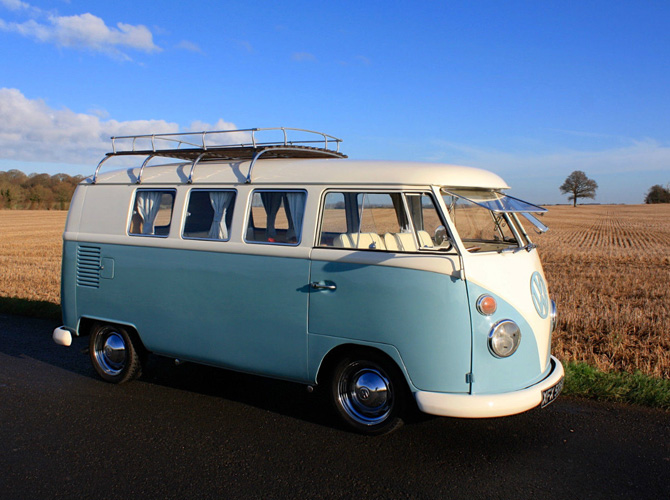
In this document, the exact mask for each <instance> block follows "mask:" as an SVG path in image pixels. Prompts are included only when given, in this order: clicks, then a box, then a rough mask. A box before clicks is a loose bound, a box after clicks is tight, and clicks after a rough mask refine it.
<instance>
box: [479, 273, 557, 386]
mask: <svg viewBox="0 0 670 500" xmlns="http://www.w3.org/2000/svg"><path fill="white" fill-rule="evenodd" d="M468 289H469V292H470V300H471V304H470V305H471V309H472V311H473V313H472V329H473V349H472V373H473V375H474V383H473V384H472V392H473V394H489V393H490V394H495V393H499V392H507V391H516V390H519V389H523V388H525V387H528V386H530V385H532V384H533V383H535V382H538V381H540V380H541V379H542V378H544V375H545V374H546V371H547V369H548V366H540V355H539V351H538V345H537V341H536V340H535V334H534V332H533V330H532V329H531V327H530V325H529V324H528V322H527V321H526V320H525V319H524V318H523V316H522V315H521V314H520V313H519V312H518V311H517V310H516V309H515V308H514V307H512V306H511V305H510V304H509V303H508V302H506V301H505V300H503V299H502V298H501V297H500V296H498V295H496V294H494V293H491V292H490V291H489V290H486V289H485V288H482V287H481V286H478V285H475V284H472V283H468ZM529 293H530V292H529ZM483 294H488V295H491V296H492V297H493V298H495V300H496V302H497V304H498V308H497V310H496V312H495V313H494V314H493V315H492V316H484V315H482V314H479V313H478V312H477V307H476V304H475V303H476V301H477V298H478V297H480V296H481V295H483ZM503 319H511V320H512V321H514V322H515V323H516V324H517V325H518V326H519V328H520V329H521V343H520V344H519V348H518V349H517V350H516V352H515V353H514V354H512V355H511V356H509V357H508V358H496V357H495V356H493V355H492V354H491V352H490V351H489V348H488V334H489V331H490V330H491V327H492V326H493V325H494V324H495V323H497V322H498V321H500V320H503Z"/></svg>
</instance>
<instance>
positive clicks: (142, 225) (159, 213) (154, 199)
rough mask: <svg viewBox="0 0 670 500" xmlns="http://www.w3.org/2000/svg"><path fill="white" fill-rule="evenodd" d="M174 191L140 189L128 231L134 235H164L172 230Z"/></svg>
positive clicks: (136, 195) (137, 192)
mask: <svg viewBox="0 0 670 500" xmlns="http://www.w3.org/2000/svg"><path fill="white" fill-rule="evenodd" d="M174 195H175V193H174V191H169V190H158V189H138V190H137V191H136V193H135V202H134V204H133V213H132V216H131V218H130V228H129V229H128V233H129V234H131V235H133V236H140V235H141V236H163V237H166V236H167V235H168V233H169V232H170V222H171V221H172V208H173V206H174Z"/></svg>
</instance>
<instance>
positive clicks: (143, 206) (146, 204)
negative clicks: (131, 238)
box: [137, 191, 163, 234]
mask: <svg viewBox="0 0 670 500" xmlns="http://www.w3.org/2000/svg"><path fill="white" fill-rule="evenodd" d="M162 197H163V193H162V192H161V191H138V192H137V213H138V214H139V216H140V217H142V221H143V224H142V234H154V222H156V216H157V215H158V211H159V210H160V208H161V198H162Z"/></svg>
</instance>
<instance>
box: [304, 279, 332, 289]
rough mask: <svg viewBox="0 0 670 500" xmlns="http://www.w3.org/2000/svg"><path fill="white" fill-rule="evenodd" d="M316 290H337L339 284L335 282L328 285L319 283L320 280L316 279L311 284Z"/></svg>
mask: <svg viewBox="0 0 670 500" xmlns="http://www.w3.org/2000/svg"><path fill="white" fill-rule="evenodd" d="M309 286H311V287H312V288H314V290H337V285H336V284H335V283H333V284H332V285H327V284H325V283H319V282H318V281H314V282H312V283H310V284H309Z"/></svg>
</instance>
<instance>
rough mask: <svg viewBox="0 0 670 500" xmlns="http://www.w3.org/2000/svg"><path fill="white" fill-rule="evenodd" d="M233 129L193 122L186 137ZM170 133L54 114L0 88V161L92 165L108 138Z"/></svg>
mask: <svg viewBox="0 0 670 500" xmlns="http://www.w3.org/2000/svg"><path fill="white" fill-rule="evenodd" d="M236 128H237V127H235V124H233V123H229V122H225V121H223V120H219V121H218V122H217V123H215V124H214V125H209V124H206V123H203V122H193V123H192V124H191V125H190V126H189V127H188V130H187V131H201V130H212V129H215V130H222V129H236ZM176 132H179V125H178V124H176V123H172V122H167V121H164V120H132V121H117V120H104V119H102V118H101V117H100V111H95V112H93V113H76V112H74V111H71V110H69V109H54V108H52V107H50V106H49V105H48V104H46V103H45V102H44V101H43V100H41V99H29V98H27V97H26V96H24V95H23V94H22V93H21V91H19V90H18V89H8V88H0V159H7V160H16V161H30V162H44V163H70V164H87V165H92V164H96V163H97V162H98V161H99V160H100V159H101V158H102V157H103V156H104V154H105V153H107V152H109V151H111V149H112V147H111V141H110V137H111V136H124V135H140V134H159V133H176ZM232 135H236V134H232ZM238 139H239V138H238V137H230V138H228V139H227V140H228V141H234V142H237V140H238ZM222 143H223V142H222Z"/></svg>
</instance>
